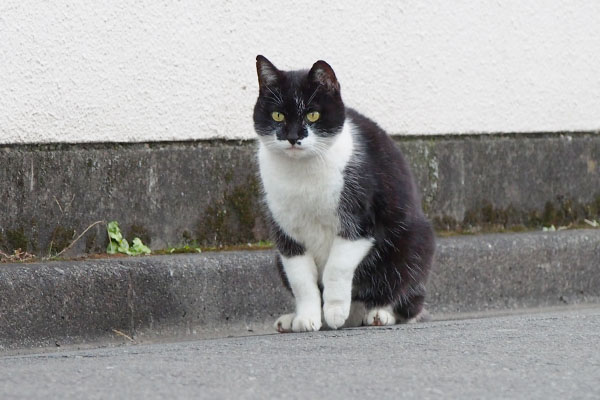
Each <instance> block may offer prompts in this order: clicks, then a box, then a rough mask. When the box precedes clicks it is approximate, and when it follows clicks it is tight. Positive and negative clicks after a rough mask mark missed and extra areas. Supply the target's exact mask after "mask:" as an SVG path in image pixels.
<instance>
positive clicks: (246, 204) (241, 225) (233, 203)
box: [196, 174, 265, 246]
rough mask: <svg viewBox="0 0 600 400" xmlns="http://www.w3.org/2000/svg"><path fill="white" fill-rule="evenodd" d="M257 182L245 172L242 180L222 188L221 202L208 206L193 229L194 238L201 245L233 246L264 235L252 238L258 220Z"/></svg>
mask: <svg viewBox="0 0 600 400" xmlns="http://www.w3.org/2000/svg"><path fill="white" fill-rule="evenodd" d="M259 188H260V186H259V183H258V180H257V179H256V177H255V176H254V175H253V174H251V175H248V176H247V178H246V180H245V183H243V184H241V185H237V186H235V187H233V188H232V189H230V190H227V191H225V193H224V194H223V197H222V199H221V200H220V201H217V202H216V203H215V204H214V205H210V206H208V207H207V208H206V209H205V211H204V213H203V217H202V218H201V220H200V222H199V223H198V225H197V228H196V240H197V242H198V243H200V244H202V245H217V246H223V245H233V244H239V243H247V242H248V241H249V238H252V240H262V239H265V238H262V237H255V236H256V235H255V226H256V224H257V220H260V219H261V213H260V197H259V196H260V193H259Z"/></svg>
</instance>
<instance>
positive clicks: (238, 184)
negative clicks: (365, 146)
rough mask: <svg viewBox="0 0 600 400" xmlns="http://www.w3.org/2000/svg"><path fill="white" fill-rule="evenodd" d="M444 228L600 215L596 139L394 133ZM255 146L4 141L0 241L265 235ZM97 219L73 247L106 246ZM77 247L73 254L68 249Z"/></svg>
mask: <svg viewBox="0 0 600 400" xmlns="http://www.w3.org/2000/svg"><path fill="white" fill-rule="evenodd" d="M397 142H398V144H399V145H400V147H401V148H402V150H403V152H404V153H405V155H406V157H407V159H408V160H409V161H410V163H411V164H412V166H413V170H414V173H415V175H416V178H417V181H418V184H419V187H420V188H421V190H422V192H423V204H424V208H425V210H426V213H427V214H428V215H429V217H430V218H432V220H433V221H434V223H435V225H436V228H437V229H438V230H440V231H444V230H450V231H454V230H469V231H481V230H484V231H485V230H488V229H507V228H508V229H516V230H519V229H526V228H533V229H540V228H541V227H542V226H549V225H551V224H554V225H567V224H569V223H572V222H581V221H582V220H583V218H589V219H599V218H600V184H599V183H600V135H598V134H544V135H531V136H530V135H504V136H497V135H494V136H488V135H473V136H436V137H415V138H412V139H410V138H397ZM255 146H256V144H255V143H254V142H251V141H250V142H247V141H244V142H235V141H212V142H210V141H199V142H172V143H153V144H97V145H92V144H82V145H44V146H34V145H24V146H5V147H0V165H1V166H2V168H0V187H2V190H0V210H1V212H0V249H4V250H5V251H12V250H13V249H15V248H22V249H25V248H26V249H28V250H29V251H30V252H34V253H36V254H38V255H49V254H56V253H57V252H58V251H60V250H61V249H62V248H64V247H65V246H67V245H68V244H69V243H70V241H71V240H72V239H73V238H74V237H75V236H76V234H79V233H81V232H82V231H83V230H84V229H85V228H86V227H87V226H89V225H90V224H92V223H93V222H95V221H97V220H104V221H110V220H117V221H119V223H120V225H121V228H122V229H123V231H124V233H125V235H126V237H127V238H129V239H131V238H132V237H133V236H139V237H140V238H142V240H143V241H144V242H145V243H149V245H150V246H151V247H152V248H154V249H161V248H166V247H167V246H175V245H182V244H186V243H191V242H197V243H199V244H201V245H222V244H240V243H248V242H256V241H259V240H263V239H267V238H268V233H267V230H266V227H265V224H264V222H263V219H262V215H261V205H260V196H259V191H260V183H259V181H258V180H257V175H256V160H255ZM106 244H107V237H106V228H105V226H103V225H98V226H96V227H95V228H93V229H91V230H90V231H89V232H88V233H87V234H86V235H85V236H84V237H83V238H82V239H81V240H80V241H79V242H77V244H76V245H75V246H74V248H73V250H72V253H71V254H77V253H84V252H92V253H94V252H103V251H105V248H106ZM69 251H71V250H69Z"/></svg>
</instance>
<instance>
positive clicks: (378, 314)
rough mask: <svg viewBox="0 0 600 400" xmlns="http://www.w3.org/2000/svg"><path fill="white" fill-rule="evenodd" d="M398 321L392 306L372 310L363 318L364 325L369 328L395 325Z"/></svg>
mask: <svg viewBox="0 0 600 400" xmlns="http://www.w3.org/2000/svg"><path fill="white" fill-rule="evenodd" d="M397 321H398V316H397V315H396V313H395V312H394V309H393V307H392V306H383V307H373V308H370V309H369V310H367V312H366V313H365V315H364V318H363V324H364V325H368V326H387V325H394V324H395V323H396V322H397Z"/></svg>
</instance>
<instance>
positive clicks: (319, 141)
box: [254, 55, 345, 158]
mask: <svg viewBox="0 0 600 400" xmlns="http://www.w3.org/2000/svg"><path fill="white" fill-rule="evenodd" d="M256 70H257V72H258V84H259V93H258V100H257V101H256V105H255V106H254V129H255V130H256V133H257V134H258V136H259V138H260V140H261V141H262V143H263V144H264V145H265V147H266V148H267V149H268V150H269V151H273V152H276V153H278V154H285V155H287V156H289V157H292V158H307V157H314V156H319V155H320V154H322V153H323V152H324V151H326V150H327V149H328V148H329V146H331V144H332V142H333V138H334V137H335V136H336V135H337V134H338V133H340V132H341V130H342V126H343V125H344V119H345V110H344V103H343V102H342V96H341V93H340V84H339V83H338V81H337V78H336V76H335V73H334V72H333V69H332V68H331V67H330V66H329V64H327V63H326V62H325V61H317V62H316V63H315V64H314V65H313V66H312V68H311V69H310V70H309V71H307V70H301V71H281V70H279V69H277V68H276V67H275V66H274V65H273V64H272V63H271V62H270V61H269V60H267V59H266V58H265V57H263V56H260V55H259V56H257V57H256Z"/></svg>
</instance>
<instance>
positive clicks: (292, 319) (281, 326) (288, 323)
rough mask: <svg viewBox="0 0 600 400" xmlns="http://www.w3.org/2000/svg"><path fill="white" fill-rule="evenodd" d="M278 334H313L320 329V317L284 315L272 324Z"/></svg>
mask: <svg viewBox="0 0 600 400" xmlns="http://www.w3.org/2000/svg"><path fill="white" fill-rule="evenodd" d="M274 327H275V329H277V332H279V333H290V332H313V331H318V330H319V329H321V316H320V315H319V317H310V316H304V315H298V316H297V315H296V314H293V313H292V314H284V315H282V316H281V317H279V318H277V321H275V324H274Z"/></svg>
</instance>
